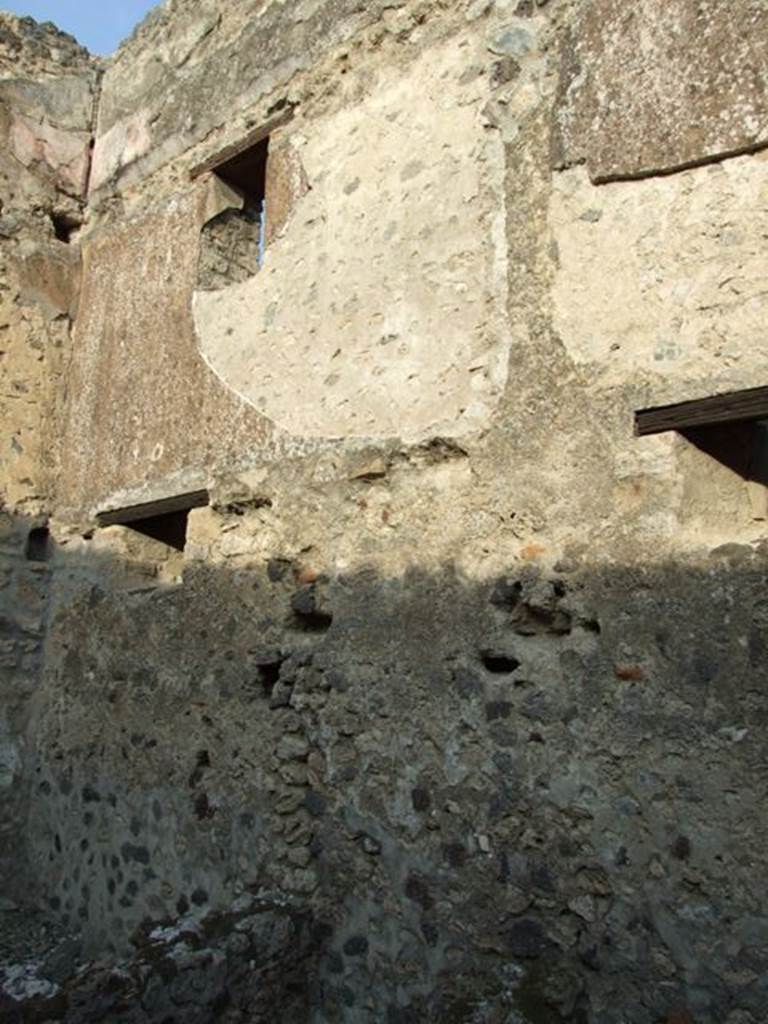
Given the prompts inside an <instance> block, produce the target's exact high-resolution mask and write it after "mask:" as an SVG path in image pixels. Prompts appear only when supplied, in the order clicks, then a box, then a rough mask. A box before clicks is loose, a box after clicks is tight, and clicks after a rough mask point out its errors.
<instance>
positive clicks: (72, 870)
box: [0, 509, 768, 1024]
mask: <svg viewBox="0 0 768 1024" xmlns="http://www.w3.org/2000/svg"><path fill="white" fill-rule="evenodd" d="M248 515H249V513H248V511H247V510H245V511H244V510H243V509H238V510H236V511H235V512H232V513H228V512H227V511H226V510H224V511H222V513H221V518H222V527H225V526H226V527H228V528H231V529H244V528H246V527H247V520H248ZM22 526H23V524H19V523H15V524H11V527H12V536H13V537H14V538H16V540H18V541H19V542H20V547H19V550H20V551H23V550H24V547H23V539H24V537H25V532H24V529H23V528H22ZM10 546H12V545H10ZM10 546H9V544H8V543H7V542H4V545H3V552H4V556H5V557H6V559H7V563H8V570H7V571H6V577H5V578H6V579H7V580H8V579H11V580H12V581H13V580H16V582H12V583H11V584H10V586H11V588H14V587H15V588H17V590H18V587H19V586H21V584H20V583H19V582H18V581H19V580H22V579H23V578H25V574H28V573H30V572H32V573H33V574H34V572H35V570H34V568H32V567H30V566H29V565H28V564H27V565H26V567H25V565H24V564H22V557H21V556H17V555H14V554H13V552H12V551H10ZM44 564H45V565H46V567H47V568H46V569H45V570H44V571H43V570H41V571H40V575H43V574H44V573H49V572H50V567H51V566H53V582H52V585H50V586H48V587H47V590H46V597H45V611H44V619H45V624H44V628H45V633H46V648H45V657H44V659H38V661H37V662H36V666H37V672H36V675H35V677H34V679H31V678H28V681H27V684H26V688H19V687H17V688H16V689H14V687H13V686H10V687H5V688H4V693H5V694H6V696H5V697H4V704H5V707H4V712H5V716H4V721H5V723H6V726H5V728H6V733H7V741H8V742H9V743H12V744H15V747H16V750H17V755H16V759H15V761H14V762H13V771H12V772H8V771H7V772H6V776H5V784H4V789H3V798H2V799H3V803H2V809H3V821H2V834H3V836H4V837H6V838H5V839H4V842H5V843H8V842H9V840H8V838H7V837H9V836H15V837H18V839H19V841H20V843H21V846H19V845H18V844H17V845H16V848H15V855H16V856H17V858H18V864H19V865H21V866H22V869H21V870H20V871H19V873H18V875H17V877H18V878H23V880H24V889H23V890H22V889H21V887H20V886H19V885H13V884H6V888H5V895H6V902H5V904H4V906H5V911H4V912H3V914H2V918H3V922H4V933H3V936H2V938H0V941H1V942H2V949H3V952H4V957H5V966H4V967H0V972H4V977H5V981H4V983H2V982H0V987H1V988H2V992H3V994H2V995H0V1007H2V1008H3V1010H4V1012H5V1013H6V1014H8V1016H7V1018H5V1019H8V1020H14V1019H18V1020H24V1021H26V1020H38V1019H39V1020H57V1021H71V1022H75V1021H77V1022H80V1021H86V1020H87V1021H110V1022H113V1021H126V1022H128V1021H130V1022H134V1021H157V1022H161V1021H162V1022H165V1024H170V1022H172V1021H178V1022H179V1024H181V1022H182V1021H183V1022H184V1024H188V1022H200V1024H203V1022H207V1021H213V1020H226V1021H246V1020H248V1021H267V1020H269V1021H272V1020H274V1019H276V1014H277V1016H278V1017H279V1019H280V1020H286V1021H297V1022H298V1021H307V1022H310V1021H311V1022H325V1021H329V1022H330V1021H334V1022H335V1021H343V1022H359V1021H363V1020H370V1021H386V1022H387V1024H395V1022H411V1021H412V1022H422V1021H434V1022H437V1021H440V1022H456V1024H460V1022H465V1024H469V1022H474V1021H499V1022H501V1021H523V1022H530V1024H559V1022H565V1021H571V1022H581V1024H587V1022H589V1024H615V1022H616V1021H617V1020H619V1019H621V1020H623V1021H626V1022H628V1024H648V1022H653V1024H657V1022H658V1024H688V1022H696V1024H715V1022H718V1024H722V1022H729V1024H736V1022H738V1024H748V1022H755V1024H757V1022H759V1021H761V1020H763V1019H764V1008H765V1006H766V1005H768V981H766V978H768V944H766V941H765V937H766V935H768V910H766V908H765V906H764V904H763V902H762V901H763V899H764V893H765V891H766V883H767V882H768V877H767V876H768V854H766V850H768V842H766V831H767V829H766V823H765V818H764V814H763V806H764V792H763V790H764V785H763V775H764V772H763V765H764V763H765V738H764V737H765V735H766V721H767V719H768V691H767V690H766V642H767V638H768V632H767V630H768V599H767V598H766V596H765V579H766V567H767V566H768V561H767V560H766V552H765V551H762V550H758V551H755V550H753V549H751V548H743V547H736V546H733V545H732V546H729V547H727V548H724V549H720V550H719V551H716V552H714V553H713V556H712V559H711V562H710V563H709V564H707V565H705V566H702V567H700V568H692V567H684V566H662V567H656V568H651V567H647V568H642V567H632V568H621V567H610V568H595V567H589V566H578V565H576V564H573V565H571V564H561V565H559V566H558V567H557V571H556V572H554V573H553V574H552V575H551V576H548V575H545V574H544V573H542V572H540V571H539V570H537V569H536V568H535V567H532V566H523V565H517V566H513V567H508V566H499V572H498V576H497V577H496V578H495V579H494V580H490V581H484V582H477V581H473V580H468V579H466V578H464V577H462V576H461V575H459V574H458V573H457V572H456V571H455V570H454V569H453V568H452V567H451V566H445V567H444V568H443V569H442V570H440V571H438V572H425V571H421V570H419V569H418V568H414V569H413V570H411V571H410V572H408V573H406V574H405V575H404V576H403V577H402V578H393V579H387V578H382V577H381V576H380V575H378V574H377V573H376V572H374V571H366V570H364V569H363V570H360V571H358V572H355V573H352V574H349V575H346V576H341V575H337V576H328V575H325V574H324V573H323V568H322V566H318V567H312V566H308V565H306V564H301V565H299V564H296V563H294V562H293V561H291V560H290V559H289V558H283V557H280V553H276V555H275V557H274V558H272V559H271V560H270V561H268V562H266V563H255V564H253V565H251V566H250V567H240V568H236V569H235V568H233V569H230V568H227V567H218V566H211V565H207V564H203V563H197V562H192V561H190V562H188V563H187V565H186V568H185V572H184V578H183V582H181V583H180V584H178V585H175V586H172V585H166V584H158V583H157V582H156V580H155V582H154V583H153V582H152V580H153V578H154V569H153V566H151V565H148V564H145V565H142V566H137V565H126V564H121V563H120V562H119V561H118V560H115V559H112V558H111V557H110V556H108V555H107V554H104V553H102V554H101V555H89V554H87V553H85V554H80V555H77V556H75V555H69V554H68V553H67V552H66V550H58V551H54V552H53V559H52V561H51V562H47V563H44ZM155 568H156V567H155ZM8 586H9V584H6V588H5V590H4V591H3V593H5V594H7V593H8ZM18 607H19V608H20V607H21V606H18ZM3 614H4V616H5V618H4V620H3V628H4V630H5V631H6V635H7V636H8V635H11V634H12V636H11V639H13V640H14V643H16V642H17V639H18V638H17V632H18V630H19V629H22V632H23V628H24V627H23V624H21V623H20V622H19V621H17V619H18V616H17V613H16V606H15V605H14V606H13V608H11V609H9V604H8V601H7V600H6V601H5V607H4V609H3ZM13 671H14V670H13V669H12V672H11V676H10V677H9V678H11V679H13V678H15V677H14V676H13ZM5 849H6V852H7V849H8V848H7V847H5ZM6 859H7V858H6ZM8 877H9V876H8V875H7V874H6V878H8ZM20 891H24V892H28V893H29V894H30V896H32V895H34V905H35V909H36V910H37V911H38V912H39V913H41V914H42V915H43V916H42V918H41V920H43V921H45V922H46V926H47V927H48V928H49V929H50V932H49V935H48V937H47V938H46V939H45V940H44V941H43V940H42V939H41V938H40V936H39V934H37V933H36V934H37V937H36V938H35V939H34V941H33V939H32V938H30V939H29V941H28V943H27V944H26V945H25V943H24V942H21V943H20V942H19V941H17V940H14V941H11V938H12V937H13V936H14V935H15V934H16V933H14V928H17V929H20V922H21V920H22V918H23V919H24V920H33V918H32V917H29V916H28V912H27V909H28V908H26V907H21V906H20V907H19V909H18V910H16V911H14V909H13V904H12V902H9V901H19V899H20V898H19V895H18V894H19V892H20ZM37 923H39V922H38V921H37V920H36V924H37ZM9 937H11V938H9ZM17 939H18V936H17ZM25 942H26V940H25ZM20 954H24V955H20ZM97 955H100V956H101V957H102V959H101V962H100V963H94V962H93V961H95V958H96V956H97ZM105 956H106V959H103V958H104V957H105ZM83 961H90V962H89V966H88V967H87V968H86V969H85V970H84V971H81V972H80V973H77V974H76V969H77V966H78V964H80V963H82V962H83ZM118 965H119V967H120V970H119V971H118V970H117V967H118ZM0 976H2V974H0ZM2 1000H4V1003H3V1002H2ZM14 1015H15V1016H14Z"/></svg>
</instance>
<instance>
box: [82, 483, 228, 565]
mask: <svg viewBox="0 0 768 1024" xmlns="http://www.w3.org/2000/svg"><path fill="white" fill-rule="evenodd" d="M208 501H209V497H208V492H207V491H192V492H190V493H188V494H180V495H176V496H174V497H172V498H163V499H161V500H160V501H150V502H146V503H145V504H143V505H134V506H132V507H130V508H122V509H115V510H114V511H110V512H102V513H100V515H99V516H97V520H98V523H99V526H126V527H128V529H131V530H135V531H136V533H140V534H142V535H143V536H145V537H151V538H152V539H153V540H157V541H160V542H161V543H162V544H167V545H168V547H171V548H174V549H175V550H176V551H183V550H184V547H185V545H186V542H187V525H188V522H189V513H190V511H191V510H192V509H193V508H202V507H203V506H204V505H207V504H208Z"/></svg>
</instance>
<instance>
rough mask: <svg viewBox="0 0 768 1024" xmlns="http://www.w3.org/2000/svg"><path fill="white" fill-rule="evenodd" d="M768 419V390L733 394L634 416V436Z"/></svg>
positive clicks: (670, 406) (641, 411) (642, 411)
mask: <svg viewBox="0 0 768 1024" xmlns="http://www.w3.org/2000/svg"><path fill="white" fill-rule="evenodd" d="M763 419H768V387H762V388H748V389H747V390H746V391H732V392H730V393H729V394H726V395H712V396H711V397H709V398H698V399H695V400H694V401H692V402H678V403H677V404H676V405H660V406H657V407H656V408H655V409H641V410H640V411H639V412H636V413H635V433H636V434H637V435H638V436H640V437H643V436H644V435H646V434H661V433H662V432H663V431H665V430H687V429H689V428H690V427H706V426H709V425H711V424H713V423H740V422H744V421H745V420H763Z"/></svg>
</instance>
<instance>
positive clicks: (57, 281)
mask: <svg viewBox="0 0 768 1024" xmlns="http://www.w3.org/2000/svg"><path fill="white" fill-rule="evenodd" d="M95 84H96V68H95V66H94V64H93V63H92V62H91V60H90V58H89V56H88V54H87V53H86V52H85V51H84V50H83V49H82V48H81V47H79V46H78V45H77V43H76V42H75V40H74V39H71V38H70V37H68V36H64V35H62V34H61V33H59V32H58V31H56V30H55V29H54V28H53V26H50V25H49V26H38V25H36V24H35V23H34V22H33V21H32V20H31V19H19V18H16V17H14V16H12V15H6V14H4V13H0V423H2V432H1V433H0V695H1V696H0V916H1V917H2V925H3V927H2V929H1V930H2V932H3V940H2V947H3V950H4V952H7V948H8V946H10V947H11V948H13V947H14V946H17V948H18V946H19V944H18V943H17V942H15V941H10V942H9V941H8V940H7V935H8V934H12V933H13V928H11V931H10V933H8V932H7V929H6V925H8V924H9V923H10V919H9V918H8V916H7V914H8V909H9V906H10V907H11V908H13V907H15V906H16V903H15V901H16V900H17V899H18V896H19V894H20V893H22V892H23V891H24V889H25V887H26V886H27V885H31V884H32V883H33V881H34V879H33V878H31V876H30V874H29V872H28V870H27V868H28V862H27V861H26V859H25V858H24V856H23V854H22V853H21V847H22V844H23V835H22V828H21V825H20V823H21V822H22V821H23V819H24V818H25V816H26V811H27V808H28V804H29V782H30V779H29V776H28V774H27V767H28V765H29V761H28V754H29V749H28V747H27V746H26V737H27V730H28V723H29V720H30V713H31V712H30V708H31V701H32V700H33V699H34V695H35V693H36V690H37V684H38V681H39V672H40V669H41V665H42V651H43V645H44V641H45V623H46V613H47V608H48V596H49V588H48V584H49V580H50V572H49V566H48V564H47V562H46V558H47V554H48V551H47V544H46V540H45V532H44V530H43V532H41V533H39V534H38V535H37V541H36V542H35V539H34V538H35V535H33V538H32V540H31V541H30V531H32V530H35V529H38V530H41V529H43V527H44V525H45V523H46V521H47V517H48V515H49V514H50V512H51V510H52V506H51V493H52V490H53V480H54V478H55V470H56V458H55V453H56V445H55V444H54V438H55V437H56V430H55V413H56V409H57V407H58V403H59V399H60V389H61V387H62V377H61V374H62V364H63V362H64V361H65V357H66V352H67V344H68V341H69V330H70V325H71V318H72V317H73V316H74V313H75V308H76V298H77V282H78V275H79V259H78V256H77V253H76V246H75V245H68V244H66V243H65V242H63V241H61V240H59V238H57V232H58V233H59V234H62V233H67V232H69V231H70V229H74V227H75V225H77V224H79V223H80V221H81V220H82V213H81V209H82V200H83V196H84V189H85V178H86V173H87V167H88V160H89V142H90V137H91V119H92V113H93V103H94V88H95ZM9 901H10V903H9ZM12 916H13V914H11V917H12ZM38 928H39V923H38Z"/></svg>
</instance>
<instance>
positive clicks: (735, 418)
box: [635, 387, 768, 519]
mask: <svg viewBox="0 0 768 1024" xmlns="http://www.w3.org/2000/svg"><path fill="white" fill-rule="evenodd" d="M670 430H675V431H677V432H678V433H679V434H681V435H682V436H683V437H684V438H685V439H686V440H687V441H688V442H689V443H690V444H692V445H694V446H695V447H696V448H698V449H699V451H702V452H704V453H705V454H706V455H708V456H710V458H713V459H715V460H716V461H717V462H719V463H721V464H722V465H723V466H726V467H727V468H728V469H730V470H732V471H733V472H734V473H736V474H737V475H738V476H740V477H741V478H742V479H743V480H745V481H746V483H747V487H748V491H749V499H750V502H751V505H752V513H753V518H755V519H766V518H768V387H760V388H748V389H746V390H744V391H734V392H730V393H728V394H723V395H711V396H709V397H707V398H700V399H696V400H694V401H691V402H678V403H677V404H675V405H664V406H658V407H656V408H651V409H641V410H639V411H638V412H637V413H635V433H636V434H637V435H638V436H639V437H644V436H648V435H651V434H661V433H664V432H666V431H670Z"/></svg>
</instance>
